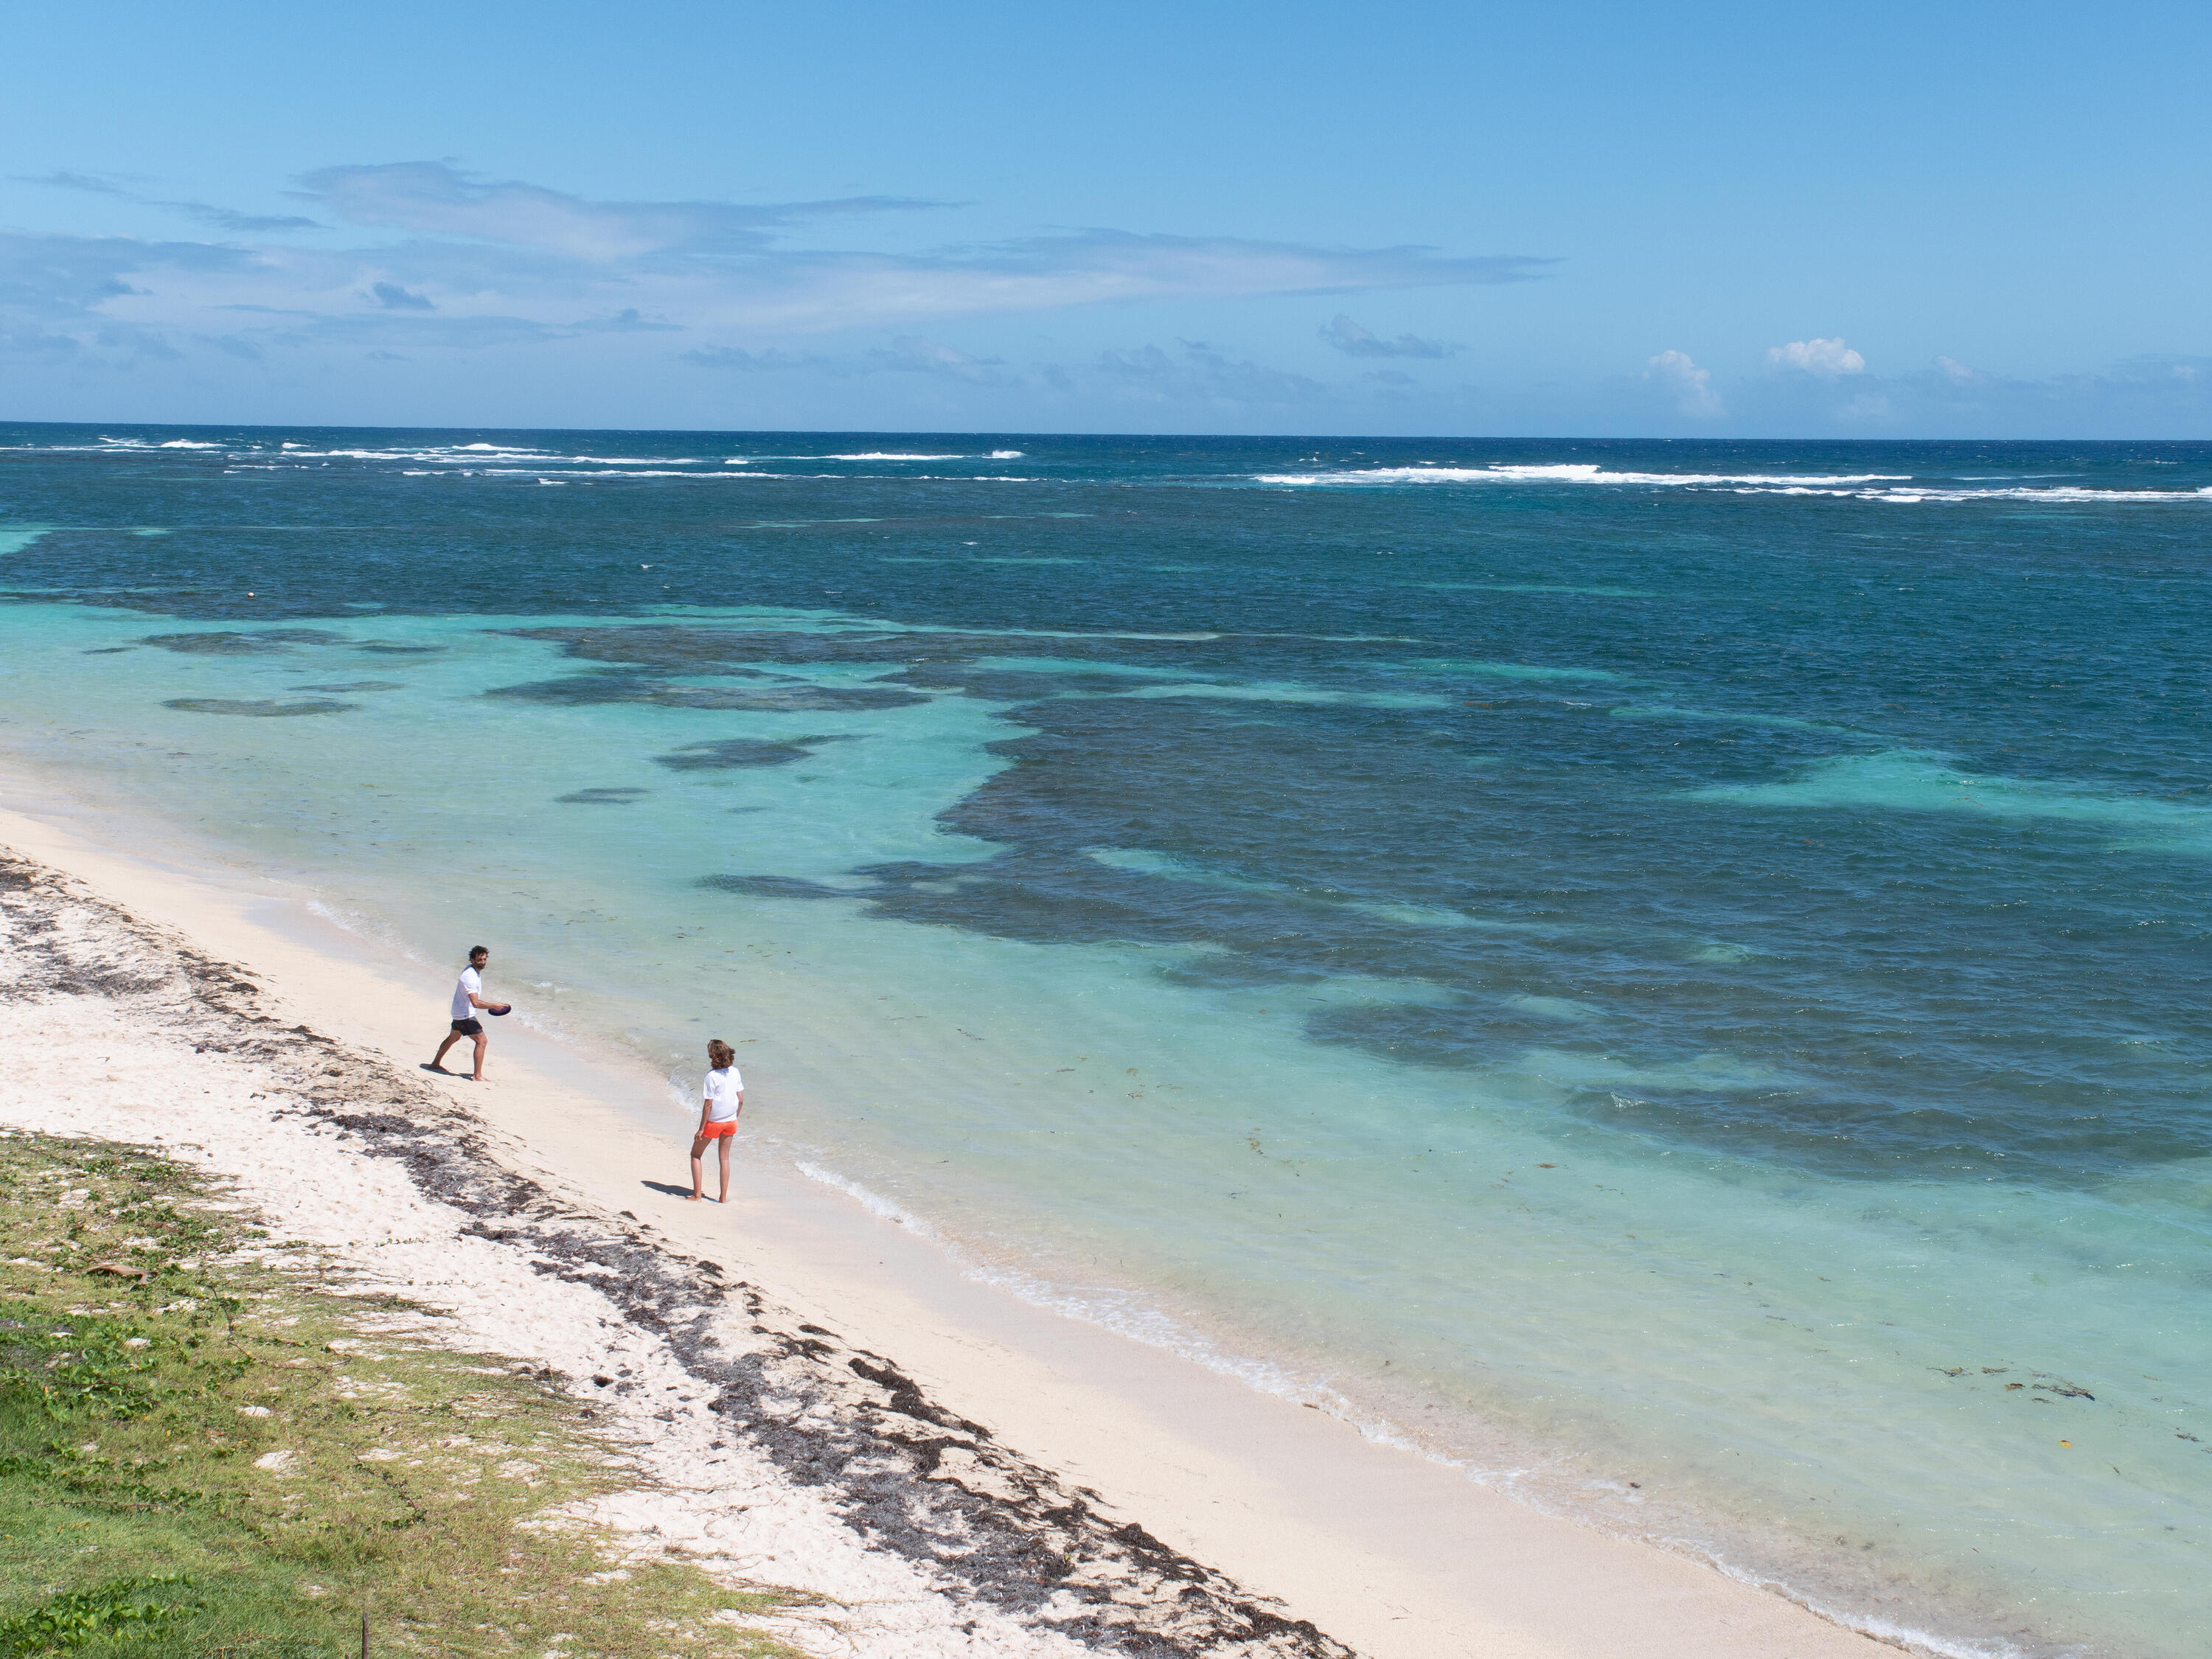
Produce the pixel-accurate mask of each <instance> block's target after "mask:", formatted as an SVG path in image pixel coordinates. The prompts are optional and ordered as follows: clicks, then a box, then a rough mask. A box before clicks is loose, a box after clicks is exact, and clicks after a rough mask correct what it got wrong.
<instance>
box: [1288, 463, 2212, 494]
mask: <svg viewBox="0 0 2212 1659" xmlns="http://www.w3.org/2000/svg"><path fill="white" fill-rule="evenodd" d="M2051 476H2063V475H2051ZM1252 481H1253V482H1254V483H1263V484H1289V485H1298V486H1358V485H1367V486H1374V485H1390V484H1498V483H1537V484H1543V483H1552V484H1560V483H1565V484H1601V485H1610V486H1613V487H1615V488H1645V489H1658V488H1672V489H1723V490H1727V491H1729V492H1730V493H1733V494H1735V495H1825V496H1830V497H1834V498H1838V499H1848V500H1853V501H1894V502H1899V503H1917V502H1923V501H2036V502H2044V503H2053V504H2062V503H2065V502H2069V501H2078V502H2102V501H2151V502H2161V501H2162V502H2166V503H2173V502H2183V501H2212V487H2207V488H2204V489H2094V488H2092V487H2090V486H2088V485H2086V484H2045V485H2034V484H2025V483H2017V484H2004V485H1999V486H1997V487H1995V488H1992V489H1959V488H1954V487H1953V486H1951V485H1948V484H1917V483H1913V482H1912V475H1911V473H1909V472H1834V473H1805V474H1802V475H1791V474H1789V473H1774V472H1625V471H1624V472H1616V471H1609V470H1607V468H1604V467H1601V466H1599V465H1595V463H1589V462H1562V463H1560V464H1559V465H1547V466H1532V465H1517V466H1508V465H1496V466H1480V467H1469V466H1370V467H1355V468H1351V469H1347V470H1346V471H1340V472H1261V473H1256V474H1255V475H1254V476H1253V480H1252Z"/></svg>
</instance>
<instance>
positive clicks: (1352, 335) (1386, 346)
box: [1320, 312, 1467, 357]
mask: <svg viewBox="0 0 2212 1659" xmlns="http://www.w3.org/2000/svg"><path fill="white" fill-rule="evenodd" d="M1320 333H1321V337H1322V339H1323V340H1324V341H1325V342H1327V343H1328V344H1330V345H1332V346H1334V347H1335V348H1336V349H1338V350H1339V351H1341V352H1343V353H1344V354H1345V355H1346V356H1348V357H1449V356H1451V355H1452V354H1453V353H1454V352H1455V351H1463V350H1465V349H1467V348H1466V347H1464V346H1460V345H1455V344H1453V343H1451V342H1450V341H1449V340H1425V339H1423V338H1422V337H1420V336H1419V335H1418V334H1401V335H1400V336H1399V337H1397V338H1396V339H1395V340H1386V339H1383V337H1381V336H1379V335H1377V334H1375V333H1373V332H1371V331H1369V330H1367V329H1364V328H1362V327H1361V326H1360V325H1358V323H1355V322H1353V321H1352V319H1351V318H1349V317H1347V316H1346V315H1345V314H1344V313H1342V312H1338V313H1336V315H1335V316H1334V317H1332V318H1330V319H1328V321H1327V322H1326V323H1323V324H1322V326H1321V330H1320Z"/></svg>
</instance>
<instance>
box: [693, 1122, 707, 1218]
mask: <svg viewBox="0 0 2212 1659" xmlns="http://www.w3.org/2000/svg"><path fill="white" fill-rule="evenodd" d="M706 1150H707V1137H706V1136H704V1135H695V1136H693V1137H692V1140H691V1201H692V1202H693V1203H694V1204H696V1203H697V1202H698V1201H699V1200H700V1199H701V1198H702V1197H704V1196H705V1194H704V1192H703V1190H702V1188H703V1187H704V1184H705V1182H706V1179H707V1172H706V1171H705V1170H702V1168H700V1166H699V1154H700V1153H702V1152H705V1151H706Z"/></svg>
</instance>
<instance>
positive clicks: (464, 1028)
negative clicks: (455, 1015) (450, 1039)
mask: <svg viewBox="0 0 2212 1659" xmlns="http://www.w3.org/2000/svg"><path fill="white" fill-rule="evenodd" d="M453 1030H455V1031H456V1032H458V1033H459V1035H460V1036H483V1021H482V1020H480V1019H457V1020H455V1021H454V1022H453Z"/></svg>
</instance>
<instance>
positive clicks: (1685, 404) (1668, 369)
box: [1644, 351, 1727, 418]
mask: <svg viewBox="0 0 2212 1659" xmlns="http://www.w3.org/2000/svg"><path fill="white" fill-rule="evenodd" d="M1644 379H1645V380H1649V381H1650V382H1651V383H1652V384H1653V385H1655V386H1662V387H1664V388H1665V389H1666V390H1667V391H1668V392H1670V393H1672V394H1673V396H1674V404H1675V407H1676V408H1678V409H1680V410H1681V411H1682V413H1683V414H1685V415H1692V416H1699V417H1705V418H1710V417H1712V416H1718V415H1722V414H1725V413H1726V412H1727V411H1726V410H1724V409H1723V407H1722V404H1721V399H1720V394H1719V393H1718V392H1715V391H1714V390H1713V372H1712V370H1711V369H1709V368H1699V367H1698V365H1697V364H1696V363H1695V362H1693V361H1692V359H1691V356H1690V354H1689V353H1688V352H1686V351H1662V352H1661V353H1660V354H1659V355H1658V356H1656V357H1654V358H1652V359H1651V360H1650V362H1647V363H1646V364H1644Z"/></svg>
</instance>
